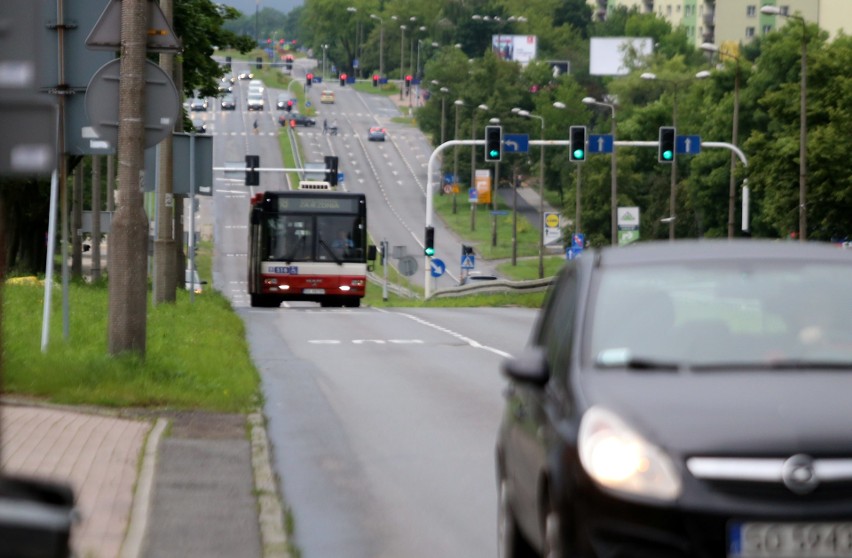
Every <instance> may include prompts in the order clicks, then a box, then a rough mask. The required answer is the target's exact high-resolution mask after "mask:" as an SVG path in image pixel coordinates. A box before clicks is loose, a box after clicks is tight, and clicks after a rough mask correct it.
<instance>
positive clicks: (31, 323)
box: [2, 250, 260, 412]
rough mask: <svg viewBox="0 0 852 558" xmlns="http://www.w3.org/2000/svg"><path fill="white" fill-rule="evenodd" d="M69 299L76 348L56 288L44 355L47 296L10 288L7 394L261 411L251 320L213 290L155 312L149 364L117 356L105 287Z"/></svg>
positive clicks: (73, 289) (81, 289) (38, 289)
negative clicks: (110, 345)
mask: <svg viewBox="0 0 852 558" xmlns="http://www.w3.org/2000/svg"><path fill="white" fill-rule="evenodd" d="M199 251H200V252H201V250H199ZM205 259H206V261H205ZM198 260H199V266H198V267H199V270H200V274H201V276H202V279H206V280H208V281H209V278H210V275H209V273H210V271H209V270H210V264H209V260H210V258H209V254H208V255H207V256H206V258H205V257H199V258H198ZM68 298H69V308H70V311H69V328H68V329H69V338H68V339H65V338H64V336H63V327H62V319H63V318H62V293H61V291H60V288H59V287H56V288H55V289H54V291H53V296H52V316H51V322H50V342H49V344H48V347H47V351H46V352H44V353H42V352H41V327H42V320H41V314H42V313H41V310H42V307H43V301H44V287H43V286H42V285H41V284H38V283H35V284H34V283H31V282H22V283H20V284H16V281H10V282H7V284H6V285H5V286H4V288H3V320H2V322H3V324H2V325H3V336H4V348H5V350H4V354H3V358H4V363H3V365H4V378H3V388H4V392H5V393H12V394H16V395H20V396H28V397H34V398H42V399H45V400H48V401H50V402H53V403H62V404H75V405H81V404H85V405H98V406H104V407H150V408H174V409H205V410H211V411H220V412H247V411H249V410H251V409H254V408H256V407H257V405H258V404H259V401H260V399H259V397H260V391H259V389H260V388H259V374H258V372H257V370H256V369H255V367H254V365H253V363H252V362H251V358H250V356H249V350H248V345H247V343H246V340H245V331H244V325H243V323H242V320H241V319H240V318H239V316H237V315H236V314H235V313H234V312H233V310H232V309H231V306H230V304H229V302H228V301H227V300H226V299H225V298H224V297H223V296H222V295H220V294H219V293H217V292H216V291H214V290H213V289H212V288H210V287H209V285H208V287H207V288H205V291H204V292H203V293H202V294H199V295H195V297H194V302H193V303H190V300H189V293H188V292H187V291H186V290H184V289H179V290H178V292H177V300H176V302H175V303H174V304H158V305H156V306H153V305H151V304H150V302H149V306H148V319H147V326H146V334H147V335H146V351H145V357H144V358H140V357H138V356H135V355H130V354H128V355H119V356H111V355H109V354H108V349H107V340H108V325H107V324H108V298H109V292H108V287H107V285H106V283H105V282H99V283H97V284H86V283H84V282H76V281H75V282H72V283H71V285H70V287H69V291H68ZM149 301H150V298H149Z"/></svg>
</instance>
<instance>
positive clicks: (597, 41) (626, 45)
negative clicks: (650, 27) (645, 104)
mask: <svg viewBox="0 0 852 558" xmlns="http://www.w3.org/2000/svg"><path fill="white" fill-rule="evenodd" d="M653 52H654V40H653V39H651V38H649V37H592V38H591V40H590V42H589V74H591V75H593V76H624V75H627V74H628V73H630V70H629V68H628V66H627V65H628V62H629V61H631V60H635V59H636V58H644V57H647V56H650V55H651V54H653Z"/></svg>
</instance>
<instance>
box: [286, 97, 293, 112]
mask: <svg viewBox="0 0 852 558" xmlns="http://www.w3.org/2000/svg"><path fill="white" fill-rule="evenodd" d="M292 110H293V99H288V100H287V112H290V111H292Z"/></svg>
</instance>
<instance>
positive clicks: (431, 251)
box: [423, 247, 435, 256]
mask: <svg viewBox="0 0 852 558" xmlns="http://www.w3.org/2000/svg"><path fill="white" fill-rule="evenodd" d="M423 253H424V254H426V255H427V256H434V255H435V249H434V248H429V247H427V248H426V249H425V250H423Z"/></svg>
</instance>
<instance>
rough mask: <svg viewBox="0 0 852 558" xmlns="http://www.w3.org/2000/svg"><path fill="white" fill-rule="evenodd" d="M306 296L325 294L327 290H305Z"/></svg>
mask: <svg viewBox="0 0 852 558" xmlns="http://www.w3.org/2000/svg"><path fill="white" fill-rule="evenodd" d="M302 292H303V293H304V294H325V289H305V290H303V291H302Z"/></svg>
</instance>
